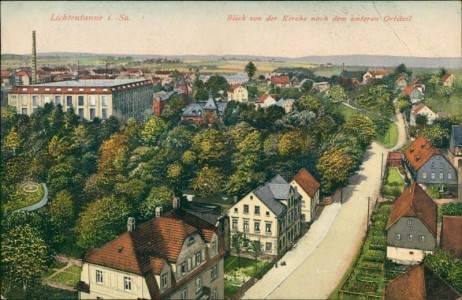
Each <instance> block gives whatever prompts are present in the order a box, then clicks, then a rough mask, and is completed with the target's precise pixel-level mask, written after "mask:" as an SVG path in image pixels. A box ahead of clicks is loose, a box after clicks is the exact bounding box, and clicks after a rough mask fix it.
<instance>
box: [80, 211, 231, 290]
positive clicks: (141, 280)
mask: <svg viewBox="0 0 462 300" xmlns="http://www.w3.org/2000/svg"><path fill="white" fill-rule="evenodd" d="M158 212H159V213H157V212H156V218H154V219H152V220H151V221H148V222H146V223H143V224H141V225H140V226H138V227H135V222H134V218H129V219H128V223H127V228H128V231H126V232H125V233H123V234H121V235H120V236H118V237H117V238H115V239H114V240H112V241H111V242H109V243H107V244H106V245H104V246H102V247H101V248H97V249H90V250H89V251H88V253H87V254H86V256H85V258H84V260H83V266H82V272H81V275H80V281H79V282H78V284H77V287H76V289H77V290H78V291H79V299H95V298H96V299H223V298H224V275H223V274H224V264H223V258H224V254H225V251H224V250H223V247H222V245H221V244H220V242H219V237H218V235H217V233H216V231H215V230H216V229H215V227H214V226H211V225H210V224H209V223H208V222H204V221H203V220H202V219H200V218H198V217H196V216H194V215H193V214H190V213H188V212H186V211H184V210H182V209H181V208H175V209H173V210H171V211H169V212H167V213H166V214H165V215H161V214H160V210H158Z"/></svg>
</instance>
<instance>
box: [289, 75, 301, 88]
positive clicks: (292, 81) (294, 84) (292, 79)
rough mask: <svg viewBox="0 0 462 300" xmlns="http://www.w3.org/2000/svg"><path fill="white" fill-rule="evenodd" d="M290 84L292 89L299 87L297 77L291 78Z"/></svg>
mask: <svg viewBox="0 0 462 300" xmlns="http://www.w3.org/2000/svg"><path fill="white" fill-rule="evenodd" d="M290 84H291V85H292V86H294V87H299V86H300V80H299V79H298V78H297V76H292V78H291V79H290Z"/></svg>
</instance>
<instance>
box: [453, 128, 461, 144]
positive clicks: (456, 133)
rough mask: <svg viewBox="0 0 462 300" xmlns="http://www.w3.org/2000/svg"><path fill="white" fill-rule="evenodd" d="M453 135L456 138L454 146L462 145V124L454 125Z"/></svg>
mask: <svg viewBox="0 0 462 300" xmlns="http://www.w3.org/2000/svg"><path fill="white" fill-rule="evenodd" d="M451 136H452V137H453V139H454V146H462V125H452V129H451Z"/></svg>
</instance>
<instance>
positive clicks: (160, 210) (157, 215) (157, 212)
mask: <svg viewBox="0 0 462 300" xmlns="http://www.w3.org/2000/svg"><path fill="white" fill-rule="evenodd" d="M162 212H163V208H162V206H156V214H155V216H156V218H158V217H160V216H162Z"/></svg>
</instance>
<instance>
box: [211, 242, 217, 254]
mask: <svg viewBox="0 0 462 300" xmlns="http://www.w3.org/2000/svg"><path fill="white" fill-rule="evenodd" d="M210 249H211V250H212V254H215V253H217V241H212V243H211V244H210Z"/></svg>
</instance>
